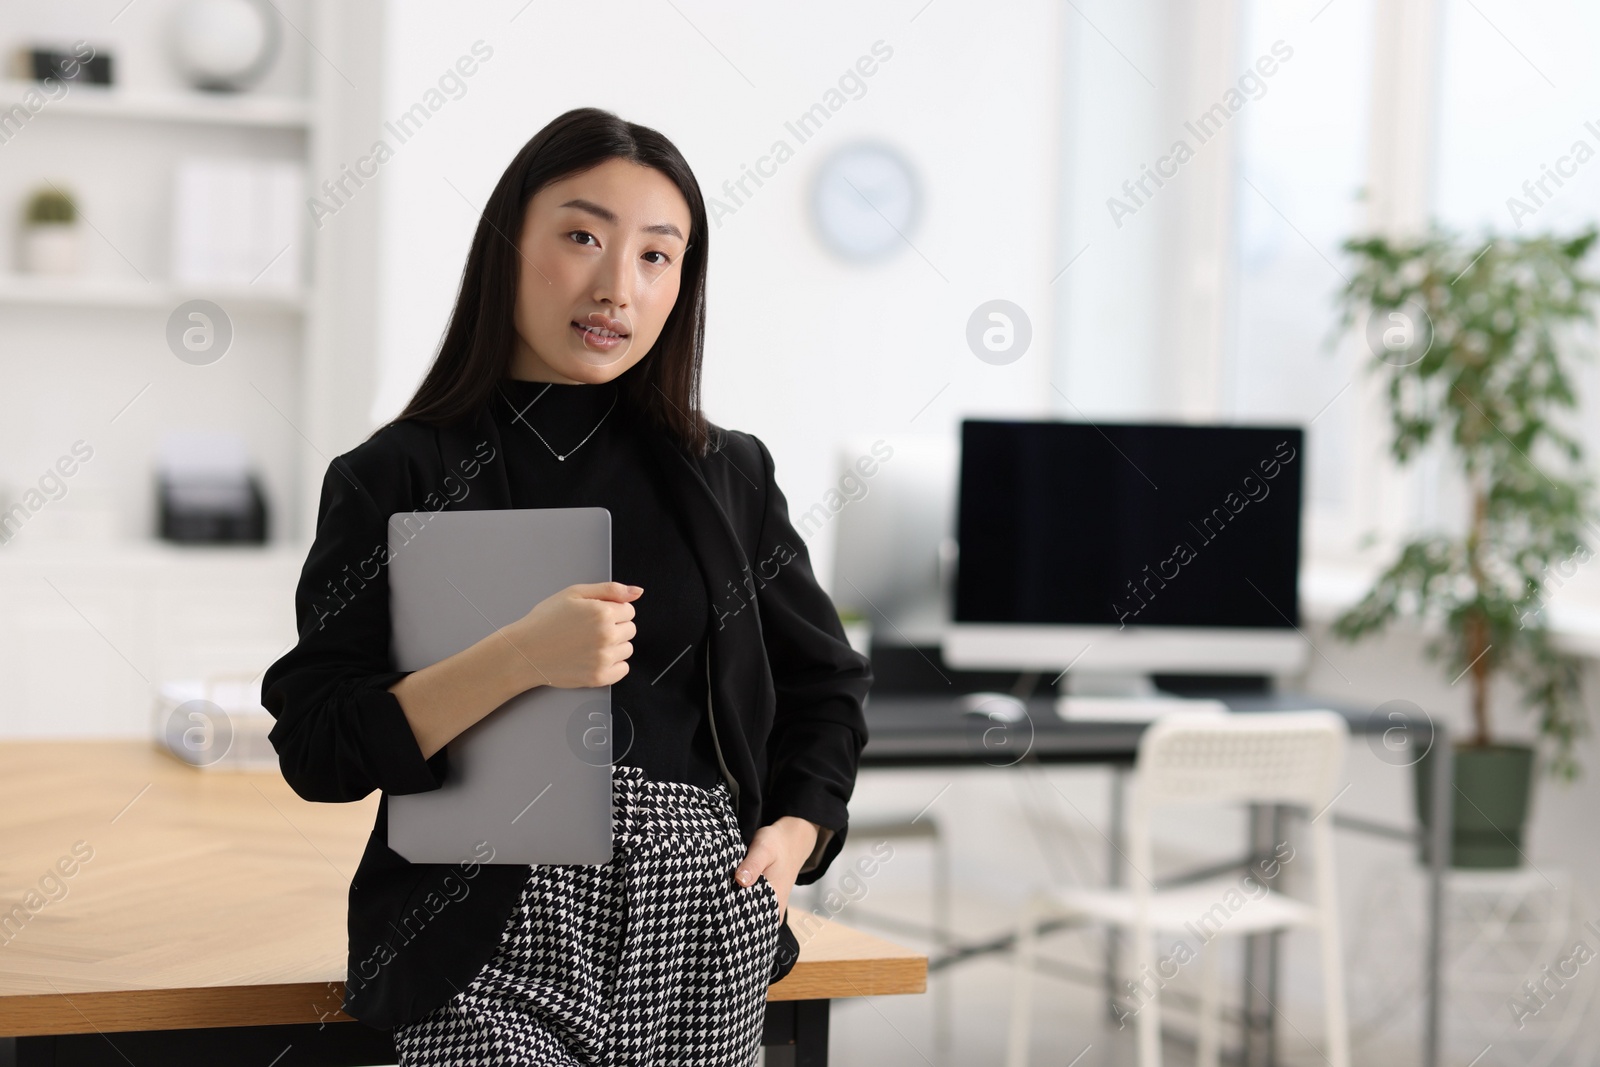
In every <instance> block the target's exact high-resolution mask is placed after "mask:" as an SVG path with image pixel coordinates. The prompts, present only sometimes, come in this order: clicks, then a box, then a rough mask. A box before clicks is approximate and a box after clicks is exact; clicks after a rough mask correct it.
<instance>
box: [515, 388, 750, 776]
mask: <svg viewBox="0 0 1600 1067" xmlns="http://www.w3.org/2000/svg"><path fill="white" fill-rule="evenodd" d="M491 400H492V402H493V410H494V418H495V422H496V424H497V425H498V427H499V430H500V436H501V438H502V442H503V444H504V446H505V464H506V475H507V478H508V479H509V481H510V484H511V500H512V506H513V507H518V508H579V507H602V508H605V509H607V510H608V511H610V512H611V577H612V579H613V580H614V581H618V582H625V583H628V584H630V585H637V586H641V587H643V589H644V592H643V593H641V594H640V595H639V597H638V599H636V600H634V601H633V608H634V618H633V622H634V625H635V626H636V627H637V633H636V634H635V635H634V638H633V654H632V655H630V656H629V657H628V673H627V674H626V675H624V676H623V678H622V680H621V681H619V682H617V683H615V684H614V685H612V687H611V714H612V727H613V729H612V738H611V741H612V761H613V762H614V763H618V764H623V765H626V766H635V767H639V768H641V769H643V770H644V772H645V774H646V775H648V776H649V777H650V778H652V779H654V780H656V781H664V782H687V783H689V784H691V785H698V786H701V787H703V788H707V789H709V788H711V787H712V786H714V785H715V784H716V783H717V782H718V781H721V778H722V776H721V773H720V771H719V769H718V767H717V757H716V750H715V748H714V747H713V744H712V740H711V731H710V727H709V725H708V723H707V712H706V642H707V638H708V627H709V625H710V621H711V613H710V610H709V605H708V603H707V599H706V586H705V578H704V576H703V574H702V572H701V570H700V565H699V562H698V561H697V560H696V559H695V555H694V552H693V551H692V550H691V549H690V547H689V543H688V541H687V539H686V536H685V534H684V531H683V528H682V526H681V525H680V522H679V520H678V518H677V512H676V510H675V508H674V506H673V503H672V501H670V500H668V499H667V498H666V497H665V495H664V494H663V492H662V490H661V487H660V485H659V484H657V479H656V478H655V477H654V474H653V467H652V465H651V463H650V457H649V456H648V455H647V454H646V453H645V452H644V448H645V447H647V446H646V443H645V439H644V438H643V437H642V436H641V435H640V434H638V433H636V432H634V429H635V424H634V422H633V420H634V419H637V418H638V416H637V415H636V414H634V413H633V412H631V411H630V410H629V409H628V407H627V404H626V403H625V402H624V401H623V399H622V397H621V395H620V391H619V389H618V387H617V384H616V383H615V382H606V383H603V384H600V385H587V384H577V385H565V384H562V383H559V382H534V381H526V380H523V379H519V378H505V379H502V380H501V382H500V383H499V386H498V388H497V390H496V392H495V394H494V395H493V396H492V397H491ZM558 455H560V456H565V457H566V458H565V459H557V458H556V457H557V456H558ZM529 606H530V607H531V606H532V605H529Z"/></svg>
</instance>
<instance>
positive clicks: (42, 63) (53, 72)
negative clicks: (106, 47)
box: [16, 48, 111, 85]
mask: <svg viewBox="0 0 1600 1067" xmlns="http://www.w3.org/2000/svg"><path fill="white" fill-rule="evenodd" d="M69 71H70V72H71V73H68V72H69ZM16 74H17V77H19V78H22V79H23V80H32V81H41V82H42V81H44V80H45V79H47V78H55V79H56V80H58V81H64V82H80V83H82V84H84V85H110V84H111V57H110V56H109V55H106V54H105V53H103V52H96V53H94V54H93V55H90V56H88V57H87V58H85V57H81V56H79V55H77V54H75V53H72V52H58V51H56V50H55V49H53V48H24V49H21V50H20V51H19V52H18V53H17V62H16Z"/></svg>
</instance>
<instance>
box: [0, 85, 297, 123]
mask: <svg viewBox="0 0 1600 1067" xmlns="http://www.w3.org/2000/svg"><path fill="white" fill-rule="evenodd" d="M63 84H65V85H67V86H68V89H67V93H66V95H65V96H61V97H58V98H56V99H51V98H50V97H49V96H48V94H47V93H46V92H45V90H44V88H43V87H42V86H40V85H39V84H38V83H36V82H30V81H16V80H12V79H5V80H0V101H3V103H4V108H5V109H9V108H10V107H11V105H13V104H17V103H19V102H20V101H21V100H22V98H23V97H24V96H25V95H26V94H27V93H28V91H29V90H37V91H38V92H39V95H40V96H41V97H44V100H45V104H44V106H43V107H42V108H40V109H39V110H38V111H36V112H34V113H33V115H32V117H33V118H35V119H37V118H42V117H44V116H46V115H79V116H84V117H90V118H114V119H138V120H144V121H148V122H183V123H194V124H199V125H209V126H255V127H267V128H278V129H291V130H293V129H299V130H303V129H306V128H308V127H309V126H310V125H311V106H310V104H309V103H307V102H306V101H305V100H302V99H298V98H295V97H288V96H256V95H253V94H251V93H239V94H236V95H225V94H211V93H202V92H199V91H194V92H187V93H142V92H138V91H129V90H127V89H122V88H118V87H115V86H112V87H107V86H99V85H74V84H72V83H70V82H67V83H63Z"/></svg>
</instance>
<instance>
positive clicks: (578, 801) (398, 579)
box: [389, 508, 611, 863]
mask: <svg viewBox="0 0 1600 1067" xmlns="http://www.w3.org/2000/svg"><path fill="white" fill-rule="evenodd" d="M610 579H611V513H610V512H609V511H607V510H606V509H605V508H512V509H492V510H488V511H415V512H396V513H395V514H394V515H392V516H390V518H389V588H390V593H391V599H390V609H389V610H390V619H391V621H392V623H393V628H394V655H395V662H396V668H397V669H399V670H407V671H410V670H421V669H422V668H423V667H427V666H431V665H432V664H434V663H437V662H439V661H440V660H442V659H444V658H446V657H448V656H452V655H454V654H455V653H457V652H460V651H461V650H462V649H464V648H467V647H469V646H471V645H473V644H475V643H476V642H477V641H479V640H480V639H482V638H484V637H486V636H488V635H489V634H492V633H493V632H494V631H495V630H497V629H498V628H500V627H501V626H505V625H506V624H508V623H511V622H513V621H515V620H517V619H519V618H521V617H522V616H523V615H526V614H527V613H528V612H529V611H531V610H532V609H533V607H534V605H536V604H538V603H539V602H540V601H541V600H543V599H545V598H546V597H548V596H550V595H551V594H553V593H556V592H559V591H560V590H562V589H565V588H566V587H567V586H569V585H573V584H576V583H580V582H604V581H610ZM448 764H449V774H448V778H447V779H446V781H445V783H444V785H443V786H442V787H441V788H439V789H437V790H431V791H429V792H425V793H408V794H404V795H399V796H390V797H389V847H390V848H392V849H394V850H395V851H396V852H398V853H399V854H400V855H402V856H404V857H405V858H406V859H408V860H410V861H411V862H413V863H460V862H468V861H474V860H475V861H477V862H485V861H484V859H483V856H484V854H485V853H484V852H482V851H480V849H479V845H480V843H481V842H487V843H488V844H489V845H490V846H491V847H492V848H493V849H494V855H493V858H492V859H490V860H488V861H487V862H491V863H606V862H609V861H610V859H611V687H610V686H602V687H599V688H593V689H558V688H555V687H554V686H547V685H541V686H537V687H535V688H534V689H530V690H528V691H526V692H524V693H521V694H519V695H518V696H515V697H513V698H512V699H511V700H508V701H507V702H506V703H504V704H502V705H501V706H500V707H498V708H496V709H495V710H494V711H491V712H490V713H489V714H488V715H487V716H485V717H484V718H482V719H480V720H479V721H478V722H477V723H475V724H473V725H472V726H470V727H468V728H467V729H466V730H465V731H463V732H462V733H461V734H459V735H458V736H457V737H456V738H455V740H453V741H451V742H450V744H449V757H448Z"/></svg>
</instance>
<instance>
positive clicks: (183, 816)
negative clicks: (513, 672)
mask: <svg viewBox="0 0 1600 1067" xmlns="http://www.w3.org/2000/svg"><path fill="white" fill-rule="evenodd" d="M377 803H378V796H377V794H373V795H372V796H371V797H369V798H368V799H366V800H364V801H360V802H358V803H355V804H311V803H307V802H306V801H303V800H301V799H300V798H299V797H297V796H296V795H295V794H294V792H293V791H292V790H291V789H290V788H289V786H288V785H287V783H285V782H284V781H283V779H282V778H281V777H280V776H278V775H277V774H272V773H239V772H226V771H198V770H195V769H193V768H190V767H187V766H185V765H183V764H181V763H179V762H178V761H177V760H175V759H173V758H172V757H170V756H167V755H165V754H163V753H161V752H159V751H157V750H156V749H155V747H154V746H153V745H152V744H150V743H147V742H138V741H8V742H3V743H0V841H3V842H4V845H3V847H0V1038H4V1037H15V1038H17V1053H18V1060H17V1062H18V1065H19V1067H41V1065H46V1064H49V1065H55V1067H66V1065H69V1064H70V1065H73V1067H90V1065H94V1067H99V1065H102V1064H105V1065H116V1067H126V1064H128V1063H129V1062H133V1063H202V1062H206V1061H215V1062H224V1061H231V1060H237V1061H239V1062H252V1063H260V1064H263V1065H265V1064H269V1063H271V1064H273V1065H274V1067H291V1065H302V1067H304V1065H327V1067H356V1065H360V1064H384V1063H394V1062H395V1059H396V1057H395V1053H394V1044H393V1041H392V1038H391V1035H390V1034H389V1033H388V1032H386V1031H381V1030H375V1029H373V1028H371V1027H368V1026H363V1025H361V1024H359V1023H356V1024H355V1025H348V1024H350V1023H353V1022H354V1020H352V1019H350V1017H349V1016H347V1015H345V1014H344V1013H343V1012H341V1011H340V1010H339V1005H340V1004H341V1003H342V1002H343V997H344V975H345V954H346V933H345V909H346V902H347V897H346V893H347V892H348V889H349V885H350V877H351V875H352V874H353V873H354V871H355V869H356V864H357V862H358V861H359V859H360V857H361V852H362V849H363V848H364V847H365V845H366V839H367V834H368V833H369V831H370V830H371V828H372V820H373V817H374V815H375V814H376V811H377ZM802 919H803V920H804V922H803V923H801V922H800V921H799V920H802ZM790 926H791V928H792V929H794V930H795V932H796V934H797V936H798V937H799V938H800V939H801V942H802V944H801V952H800V959H799V961H798V962H797V963H796V964H795V966H794V969H793V970H792V971H790V973H789V974H788V976H787V977H785V978H784V980H783V981H781V982H779V983H777V984H776V985H774V986H772V987H771V989H770V991H769V993H768V1006H767V1023H766V1036H765V1039H764V1041H765V1043H766V1044H769V1045H779V1046H782V1045H789V1046H792V1047H793V1049H794V1055H795V1059H794V1062H795V1063H797V1064H808V1065H810V1064H815V1065H821V1064H825V1063H826V1062H827V1028H828V1003H829V1001H830V1000H832V999H834V998H836V997H858V996H878V995H884V994H892V993H920V992H922V991H923V990H924V989H925V988H926V983H927V963H928V961H927V957H925V956H922V955H920V954H918V953H916V952H913V951H911V950H909V949H905V948H901V947H900V946H898V945H894V944H891V943H890V942H887V941H883V940H881V939H879V938H876V937H872V936H870V935H868V934H863V933H860V932H858V931H855V930H851V929H849V928H848V927H844V926H840V925H838V924H837V923H830V922H827V921H826V920H823V919H820V918H814V917H811V916H804V915H799V914H791V917H790ZM336 1023H344V1024H347V1025H332V1024H336ZM286 1046H287V1048H286ZM280 1053H281V1056H280ZM241 1054H247V1055H241ZM275 1057H277V1058H275Z"/></svg>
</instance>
